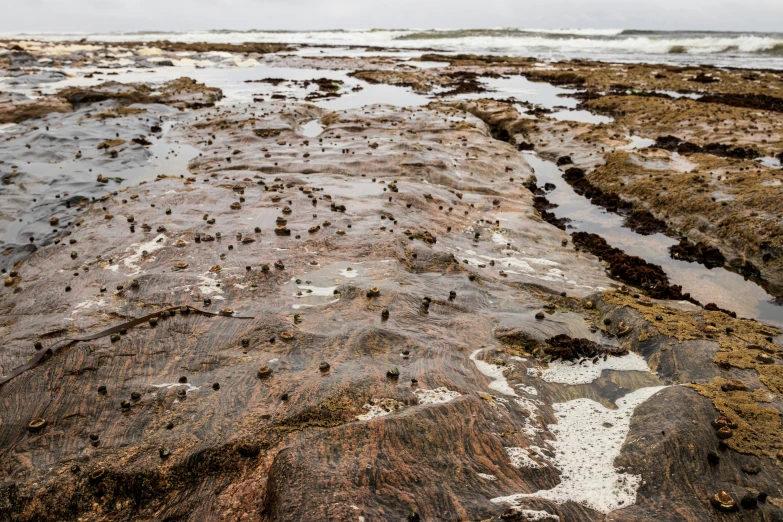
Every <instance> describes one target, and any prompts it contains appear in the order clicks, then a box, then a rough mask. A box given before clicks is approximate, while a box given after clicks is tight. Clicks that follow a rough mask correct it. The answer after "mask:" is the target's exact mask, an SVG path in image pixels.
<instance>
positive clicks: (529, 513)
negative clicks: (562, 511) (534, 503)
mask: <svg viewBox="0 0 783 522" xmlns="http://www.w3.org/2000/svg"><path fill="white" fill-rule="evenodd" d="M519 514H520V515H521V516H522V520H525V521H528V522H537V521H540V520H555V521H558V522H559V521H560V517H559V516H557V515H553V514H552V513H548V512H546V511H537V510H534V509H523V510H521V511H520V512H519Z"/></svg>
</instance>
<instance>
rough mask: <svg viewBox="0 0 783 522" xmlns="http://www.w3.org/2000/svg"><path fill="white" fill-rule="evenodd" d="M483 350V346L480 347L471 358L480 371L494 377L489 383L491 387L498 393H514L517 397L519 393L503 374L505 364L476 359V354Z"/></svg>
mask: <svg viewBox="0 0 783 522" xmlns="http://www.w3.org/2000/svg"><path fill="white" fill-rule="evenodd" d="M481 350H483V348H479V349H478V350H476V351H474V352H473V353H472V354H470V360H471V361H473V362H474V363H475V365H476V368H477V369H478V371H480V372H481V373H483V374H484V375H486V376H487V377H491V378H492V379H493V381H492V382H491V383H489V388H490V389H491V390H495V391H496V392H498V393H502V394H503V395H512V396H514V397H516V395H517V394H516V393H515V392H514V390H513V389H511V386H509V385H508V381H506V378H505V377H504V376H503V366H498V365H495V364H489V363H486V362H484V361H481V360H479V359H476V355H478V353H479V352H480V351H481Z"/></svg>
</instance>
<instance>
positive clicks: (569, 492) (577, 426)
mask: <svg viewBox="0 0 783 522" xmlns="http://www.w3.org/2000/svg"><path fill="white" fill-rule="evenodd" d="M663 388H664V387H663V386H658V387H652V388H641V389H639V390H636V391H634V392H632V393H629V394H628V395H626V396H625V397H623V398H622V399H619V400H618V401H617V409H616V410H610V409H609V408H606V407H604V406H603V405H601V404H599V403H597V402H595V401H592V400H590V399H575V400H573V401H568V402H564V403H558V404H553V405H552V407H553V409H554V413H555V417H556V418H557V424H553V425H550V426H549V429H550V431H551V432H552V433H553V434H554V435H555V436H556V437H557V440H554V441H549V442H548V444H549V446H551V447H552V449H553V450H554V457H553V458H552V459H550V460H549V463H550V465H551V466H553V467H554V468H556V469H557V470H558V471H560V483H559V484H557V485H556V486H555V487H553V488H551V489H545V490H540V491H537V492H535V493H520V494H517V495H510V496H507V497H498V498H494V499H492V502H495V503H506V504H511V505H512V506H519V505H520V504H521V503H523V502H524V501H525V499H527V498H542V499H547V500H551V501H554V502H557V503H559V504H560V503H563V502H566V501H569V500H571V501H573V502H577V503H579V504H582V505H584V506H587V507H589V508H592V509H595V510H596V511H599V512H601V513H609V512H610V511H613V510H615V509H620V508H624V507H628V506H630V505H633V504H634V503H635V502H636V491H637V489H638V488H639V484H640V482H641V477H640V476H639V475H632V474H629V473H622V472H620V470H618V469H616V468H615V467H614V459H615V458H617V457H618V456H619V455H620V449H621V448H622V446H623V443H624V442H625V439H626V436H627V435H628V430H629V429H630V424H631V416H632V415H633V412H634V409H636V407H637V406H639V405H640V404H642V403H643V402H645V401H646V400H647V399H649V398H650V397H652V396H653V395H655V394H656V393H658V392H659V391H660V390H662V389H663ZM512 449H513V450H514V451H513V452H509V450H512ZM529 449H530V448H528V450H529ZM517 450H521V448H506V452H507V453H509V457H510V458H511V459H512V465H518V464H527V465H529V464H530V462H531V461H532V462H533V463H536V464H540V463H539V459H534V458H533V457H532V455H531V452H530V451H528V450H522V451H517ZM512 453H513V456H512ZM515 459H516V460H515Z"/></svg>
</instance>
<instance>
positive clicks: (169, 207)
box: [0, 71, 783, 522]
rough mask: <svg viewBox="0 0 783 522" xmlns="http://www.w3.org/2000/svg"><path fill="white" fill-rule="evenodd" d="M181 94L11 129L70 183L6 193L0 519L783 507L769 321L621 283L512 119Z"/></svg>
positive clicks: (54, 115) (777, 366)
mask: <svg viewBox="0 0 783 522" xmlns="http://www.w3.org/2000/svg"><path fill="white" fill-rule="evenodd" d="M317 73H318V71H314V78H317V77H319V76H316V74H317ZM454 77H456V75H454ZM169 85H170V86H171V89H173V91H171V92H169V93H168V94H167V93H166V90H165V89H166V88H165V87H164V88H161V85H160V84H157V85H152V86H149V87H139V86H138V85H137V86H136V87H133V88H129V89H130V91H128V90H127V89H126V87H121V86H115V87H114V88H113V90H114V92H115V95H114V96H108V97H100V96H99V97H98V98H97V99H96V98H95V95H94V93H95V92H96V91H95V90H93V91H90V92H92V93H93V94H91V95H89V96H86V95H84V91H80V92H82V95H83V96H82V97H80V101H79V102H78V103H77V106H73V105H70V104H71V103H72V102H71V101H67V100H69V99H72V97H73V92H75V91H69V92H70V93H71V95H72V96H71V98H68V96H66V95H65V94H62V93H61V94H60V95H59V97H60V98H62V99H65V100H66V101H67V103H68V104H69V105H70V106H68V107H66V108H65V109H64V110H63V111H62V112H61V111H57V110H54V109H53V111H54V112H49V113H47V116H46V118H47V119H48V120H49V122H48V123H49V129H48V130H45V129H46V122H44V121H42V120H39V119H38V117H37V116H36V117H34V118H31V119H28V120H25V121H23V122H20V123H19V125H20V126H21V128H14V129H13V131H12V132H13V134H12V136H13V138H14V139H13V140H9V141H6V142H5V143H6V145H5V147H6V149H5V150H6V151H7V152H8V154H9V155H12V156H13V161H14V163H13V164H14V165H17V167H16V170H15V171H16V172H19V173H20V176H29V177H28V178H27V179H28V180H35V181H36V183H39V184H42V185H43V184H45V181H46V179H47V176H48V175H49V172H48V171H45V170H42V169H38V168H33V167H28V168H26V167H25V163H24V161H23V160H27V161H37V162H39V163H45V162H49V163H51V164H53V165H57V166H67V168H68V169H72V170H73V171H74V172H75V173H76V174H78V175H79V176H81V177H79V178H78V183H73V184H72V185H70V186H69V187H68V189H67V191H68V192H69V194H68V196H67V198H78V200H73V201H75V203H74V204H72V205H69V206H66V205H62V206H57V205H56V204H51V203H50V201H54V200H62V199H64V196H63V194H62V193H63V192H65V189H61V190H57V191H55V192H56V195H59V196H61V197H57V198H56V197H55V192H47V191H46V190H45V189H40V192H39V193H37V194H32V193H31V192H30V191H29V190H28V189H27V187H28V185H25V183H18V184H15V185H8V186H9V187H10V188H11V189H12V190H14V191H15V192H14V198H15V201H16V203H15V204H16V205H17V206H18V208H19V209H28V208H29V209H36V208H37V207H39V206H42V205H44V203H45V204H46V205H49V206H48V207H46V210H45V211H44V210H42V211H41V212H40V215H39V216H38V220H39V221H41V222H42V223H43V224H42V225H41V228H40V233H36V235H37V236H38V238H37V239H36V238H34V240H33V241H31V242H30V243H32V244H33V247H27V248H25V249H24V252H23V253H22V254H20V252H19V251H18V250H17V251H16V253H13V252H12V253H9V254H8V255H7V256H5V259H7V260H8V261H6V262H5V263H6V265H7V266H6V272H5V273H4V274H3V276H4V278H5V281H4V286H3V287H2V289H1V290H0V307H1V308H2V310H3V312H2V315H0V332H2V336H1V338H2V347H1V348H0V375H1V377H0V470H2V473H1V474H0V476H1V477H2V478H0V520H52V521H54V520H90V521H92V520H94V521H103V520H169V521H174V520H249V521H252V520H257V521H278V520H279V521H284V520H303V521H321V520H364V521H374V520H400V521H402V520H407V521H413V520H426V521H457V520H459V521H468V520H470V521H487V520H495V521H500V520H519V521H524V520H561V521H577V520H578V521H583V520H584V521H603V520H614V521H629V522H630V521H640V520H644V521H646V520H650V521H652V520H656V521H657V520H669V521H676V520H694V521H695V520H769V521H772V520H780V519H781V517H783V491H782V490H781V486H780V484H781V480H783V472H782V471H781V464H780V463H781V462H782V461H783V438H781V435H780V434H781V430H780V427H781V426H780V413H781V411H783V410H782V409H783V402H781V398H780V397H781V392H782V391H783V375H782V374H781V368H783V365H781V356H782V353H781V352H782V351H783V340H782V339H783V337H781V334H780V331H779V330H777V329H776V328H773V327H771V326H766V325H764V324H762V323H760V322H757V321H754V320H752V319H742V318H735V317H731V316H730V315H728V314H726V313H724V312H721V311H716V310H705V309H704V308H702V307H700V306H698V305H696V304H694V303H689V302H686V301H671V300H660V299H655V298H651V297H650V295H649V294H650V292H649V291H648V289H646V288H642V287H640V288H634V287H632V286H626V285H625V284H622V281H617V280H615V279H612V278H610V275H609V273H608V272H607V270H606V269H605V266H604V265H603V264H602V262H601V261H600V260H599V259H598V258H597V257H595V256H594V255H592V254H590V253H589V252H586V251H582V250H580V249H579V248H575V246H574V245H573V244H572V237H571V235H569V234H568V233H567V232H566V231H565V230H562V229H561V228H558V227H557V226H553V225H552V224H551V223H549V222H547V220H546V219H545V216H544V215H543V214H542V212H541V211H540V209H541V207H540V206H539V207H537V206H536V200H535V197H536V196H535V195H534V194H533V192H531V188H533V189H534V190H535V183H536V178H535V173H534V172H533V170H532V169H531V167H530V165H529V164H528V162H526V161H525V160H524V157H523V156H522V155H520V154H519V151H518V150H517V149H518V147H517V144H516V143H514V140H513V139H510V136H512V135H513V134H514V133H513V132H507V135H506V136H499V135H498V129H500V128H501V127H502V126H499V125H498V124H496V122H493V121H491V118H488V117H487V116H486V114H479V111H478V110H477V109H476V108H475V107H469V106H466V105H464V104H462V103H455V102H454V101H450V100H434V101H432V103H429V104H427V105H425V106H420V107H407V108H400V107H394V106H391V105H369V106H363V107H359V108H349V109H344V110H331V109H327V108H324V107H322V106H318V105H314V104H310V103H301V102H296V101H292V100H290V99H285V98H282V99H281V98H269V99H266V100H264V101H256V102H252V103H250V102H247V103H239V102H238V103H230V104H229V103H219V102H220V94H219V93H218V92H217V91H214V90H209V89H210V86H208V85H206V86H205V85H203V84H199V83H197V82H192V81H189V80H181V81H179V82H178V83H174V84H169ZM197 85H198V87H195V86H197ZM183 89H185V91H187V92H185V93H184V94H183ZM98 90H99V91H100V89H98ZM102 92H104V94H105V89H104V90H103V91H102ZM116 92H122V93H126V92H134V93H142V94H144V97H142V98H136V97H133V98H132V99H128V98H127V97H124V96H120V97H119V98H124V99H118V96H116ZM183 96H186V97H185V100H186V103H180V102H182V100H183ZM194 97H195V98H194ZM202 97H203V98H202ZM194 99H195V101H194ZM107 112H110V113H111V117H110V118H109V117H107V118H100V117H98V116H97V115H100V114H106V113H107ZM515 114H516V113H515ZM506 116H508V121H515V122H516V121H517V116H518V114H517V116H514V115H510V114H508V113H506ZM106 122H110V123H106ZM314 122H315V123H314ZM487 122H489V125H488V124H487ZM115 124H117V125H115ZM32 127H37V129H33V128H32ZM79 128H82V129H83V131H84V132H83V133H82V132H80V131H78V129H79ZM511 130H512V131H514V130H515V129H511ZM516 130H518V129H516ZM109 131H111V132H109ZM56 132H59V133H61V134H60V135H59V137H55V138H52V135H54V133H56ZM47 133H48V134H47ZM74 133H78V134H79V135H80V136H83V138H82V139H83V140H84V141H85V143H86V142H89V144H90V146H89V147H87V146H83V147H74V146H73V143H72V142H73V141H77V140H74V139H73V134H74ZM116 134H120V136H119V137H117V136H116ZM47 136H48V137H47ZM134 138H135V139H138V140H139V141H140V142H136V143H134V142H133V141H132V139H134ZM498 138H506V139H498ZM142 139H143V140H144V141H141V140H142ZM47 140H52V141H55V142H56V143H55V144H53V145H47ZM111 140H120V141H124V143H119V142H118V141H111ZM79 141H81V140H79ZM66 142H67V144H66ZM145 142H149V145H145ZM25 144H30V145H31V147H33V146H34V148H27V147H25ZM131 144H132V145H131ZM101 145H104V146H103V147H102V148H99V146H101ZM37 150H38V151H40V152H39V153H40V154H41V155H42V156H43V158H41V157H39V158H37V159H36V158H35V155H36V153H37ZM56 151H60V152H61V153H62V157H55V156H53V154H54V153H55V152H56ZM79 151H82V154H81V157H79V158H76V154H77V152H79ZM112 151H114V153H112ZM167 153H168V154H167ZM160 155H164V157H168V156H171V158H178V159H177V161H171V162H168V163H167V162H164V161H158V162H157V163H156V162H155V161H156V160H160V159H161V158H159V157H158V158H156V156H160ZM180 155H181V156H180ZM90 169H93V171H92V172H91V171H90ZM3 171H4V172H5V169H4V170H3ZM124 171H127V172H130V171H132V172H133V173H134V174H133V177H132V180H133V182H132V183H119V182H116V181H114V180H112V181H108V182H107V181H105V180H102V179H101V177H99V174H100V175H101V176H106V180H108V179H109V177H111V178H114V177H120V178H122V177H125V176H123V172H124ZM76 174H75V175H76ZM127 177H129V178H130V177H131V176H127ZM14 179H17V180H19V176H16V177H14ZM19 181H21V180H19ZM9 193H10V192H4V193H3V196H4V197H5V196H7V195H8V194H9ZM34 196H35V199H38V198H40V201H34ZM42 202H44V203H42ZM31 211H32V210H31ZM52 218H55V219H54V220H53V219H52ZM13 221H14V219H13V217H9V218H8V219H7V220H5V221H3V223H9V225H8V226H9V229H10V223H12V222H13ZM14 250H16V249H14Z"/></svg>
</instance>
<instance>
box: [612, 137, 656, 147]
mask: <svg viewBox="0 0 783 522" xmlns="http://www.w3.org/2000/svg"><path fill="white" fill-rule="evenodd" d="M625 139H627V140H629V141H630V142H631V143H629V144H628V145H623V146H622V147H619V148H621V149H623V150H637V149H644V148H647V147H652V146H653V145H655V140H653V139H650V138H642V137H641V136H626V137H625Z"/></svg>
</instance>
